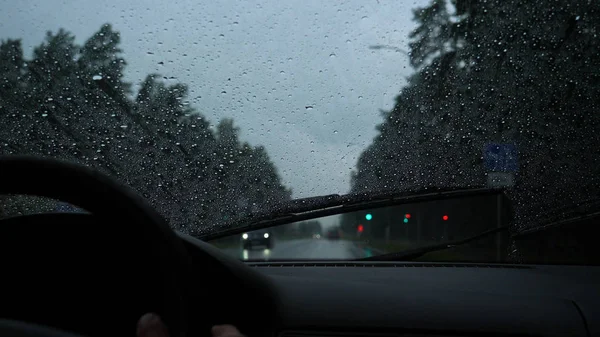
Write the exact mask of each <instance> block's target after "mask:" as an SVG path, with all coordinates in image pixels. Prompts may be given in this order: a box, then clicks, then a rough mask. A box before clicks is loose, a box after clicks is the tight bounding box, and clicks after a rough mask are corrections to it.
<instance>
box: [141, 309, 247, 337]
mask: <svg viewBox="0 0 600 337" xmlns="http://www.w3.org/2000/svg"><path fill="white" fill-rule="evenodd" d="M211 334H212V337H245V336H244V335H243V334H242V333H241V332H239V331H238V329H237V328H236V327H234V326H233V325H215V326H213V327H212V330H211ZM137 337H169V331H168V329H167V326H166V325H165V324H164V323H163V321H162V320H161V319H160V317H159V316H158V315H156V314H151V313H149V314H145V315H144V316H142V318H140V320H139V321H138V326H137Z"/></svg>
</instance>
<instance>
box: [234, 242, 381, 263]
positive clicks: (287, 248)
mask: <svg viewBox="0 0 600 337" xmlns="http://www.w3.org/2000/svg"><path fill="white" fill-rule="evenodd" d="M224 251H225V252H226V253H228V254H230V255H232V256H234V257H236V258H239V259H242V260H322V259H325V260H351V259H358V258H363V257H367V256H370V255H371V253H370V251H369V250H368V249H365V248H361V247H360V246H359V245H357V244H356V243H354V242H351V241H344V240H327V239H303V240H289V241H275V244H274V246H273V248H272V249H267V248H266V247H262V246H257V247H254V248H253V249H250V250H246V249H242V248H241V247H240V248H238V249H235V248H229V249H224Z"/></svg>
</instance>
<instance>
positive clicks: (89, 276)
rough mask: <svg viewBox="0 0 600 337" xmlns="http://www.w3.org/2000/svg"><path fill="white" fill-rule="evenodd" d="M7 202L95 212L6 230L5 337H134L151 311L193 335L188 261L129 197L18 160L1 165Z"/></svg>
mask: <svg viewBox="0 0 600 337" xmlns="http://www.w3.org/2000/svg"><path fill="white" fill-rule="evenodd" d="M0 194H1V195H6V194H24V195H33V196H41V197H48V198H52V199H58V200H61V201H65V202H68V203H70V204H73V205H75V206H79V207H81V208H83V209H85V210H86V211H88V212H89V213H87V214H66V213H62V214H40V215H30V216H19V217H15V218H9V219H5V220H2V221H0V284H2V285H3V287H2V288H0V335H5V334H9V335H11V336H17V337H25V336H38V337H50V336H58V337H61V336H62V337H67V336H75V335H85V336H135V332H136V325H137V321H138V319H139V318H140V317H141V316H142V315H143V314H145V313H148V312H154V313H157V314H159V315H160V316H161V318H162V319H163V321H164V322H165V324H166V325H167V327H168V328H169V333H170V335H171V336H186V334H187V330H188V326H187V315H186V301H185V300H184V299H185V295H186V293H187V291H186V289H187V288H188V285H187V284H186V281H187V277H186V275H187V273H188V272H189V270H190V260H189V256H188V255H187V252H186V250H185V247H184V246H183V244H182V243H181V241H180V240H179V239H178V237H177V236H176V234H175V233H174V232H173V231H172V230H171V229H170V227H169V226H168V225H167V222H166V221H165V219H164V218H163V217H161V216H160V215H159V214H158V213H157V212H156V211H155V210H154V209H153V208H151V207H150V206H149V205H148V204H147V203H146V202H145V201H144V200H143V199H141V198H140V197H139V196H138V195H137V194H135V193H134V192H133V191H132V190H130V189H128V188H125V187H124V186H122V185H119V184H118V183H116V182H114V181H113V180H112V179H110V178H109V177H107V176H105V175H103V174H100V173H99V172H96V171H94V170H91V169H89V168H87V167H85V166H81V165H77V164H73V163H67V162H62V161H58V160H54V159H42V158H31V157H21V156H18V157H5V158H0Z"/></svg>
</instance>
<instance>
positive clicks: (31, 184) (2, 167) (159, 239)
mask: <svg viewBox="0 0 600 337" xmlns="http://www.w3.org/2000/svg"><path fill="white" fill-rule="evenodd" d="M20 178H24V179H20ZM0 194H1V195H6V194H22V195H31V196H40V197H47V198H52V199H58V200H61V201H65V202H68V203H70V204H73V205H75V206H79V207H81V208H83V209H85V210H87V211H89V212H90V213H92V214H93V215H95V216H97V217H101V218H103V219H105V220H106V221H111V220H114V219H115V218H117V217H118V218H119V222H120V223H127V224H128V226H131V228H128V230H134V229H135V230H136V231H139V237H140V240H136V241H135V242H132V245H133V247H132V249H142V250H143V249H152V250H154V251H155V252H156V251H158V252H160V254H156V253H155V254H153V256H158V261H156V265H157V267H158V268H159V270H160V273H154V274H155V275H157V277H159V278H161V281H162V283H161V284H164V289H157V294H162V296H164V298H162V300H163V301H164V304H165V308H164V312H161V313H160V314H161V316H163V317H162V318H163V320H164V321H165V323H166V324H167V326H168V328H169V332H170V334H171V336H186V334H187V333H186V332H187V327H188V326H187V315H186V302H185V300H184V295H185V294H186V287H187V286H186V280H187V278H186V274H187V272H188V270H189V261H190V260H189V256H188V255H187V253H186V250H185V247H184V246H183V244H182V243H181V241H180V240H179V239H178V237H177V236H176V234H175V233H174V232H173V230H171V228H170V227H169V226H168V224H167V222H166V220H165V219H164V218H163V217H162V216H161V215H160V214H159V213H158V212H156V211H155V210H154V209H153V208H152V207H150V206H149V205H148V204H147V203H146V202H145V201H144V200H143V199H142V198H141V197H140V196H139V195H137V194H136V193H135V192H133V191H132V190H131V189H129V188H127V187H125V186H122V185H120V184H118V183H117V182H115V181H114V180H112V179H111V178H110V177H108V176H105V175H103V174H101V173H99V172H97V171H95V170H92V169H90V168H88V167H85V166H83V165H79V164H74V163H69V162H65V161H59V160H56V159H46V158H37V157H35V158H33V157H28V156H14V157H4V158H0ZM149 296H152V294H149ZM115 334H117V335H119V334H121V333H120V332H115Z"/></svg>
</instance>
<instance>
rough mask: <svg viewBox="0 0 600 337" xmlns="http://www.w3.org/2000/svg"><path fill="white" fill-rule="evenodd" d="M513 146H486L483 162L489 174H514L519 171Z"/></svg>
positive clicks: (493, 144) (515, 147)
mask: <svg viewBox="0 0 600 337" xmlns="http://www.w3.org/2000/svg"><path fill="white" fill-rule="evenodd" d="M517 155H518V153H517V146H516V145H515V144H497V143H491V144H487V145H486V146H485V148H484V150H483V162H484V165H485V168H486V170H487V171H490V172H516V171H518V170H519V161H518V156H517Z"/></svg>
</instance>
